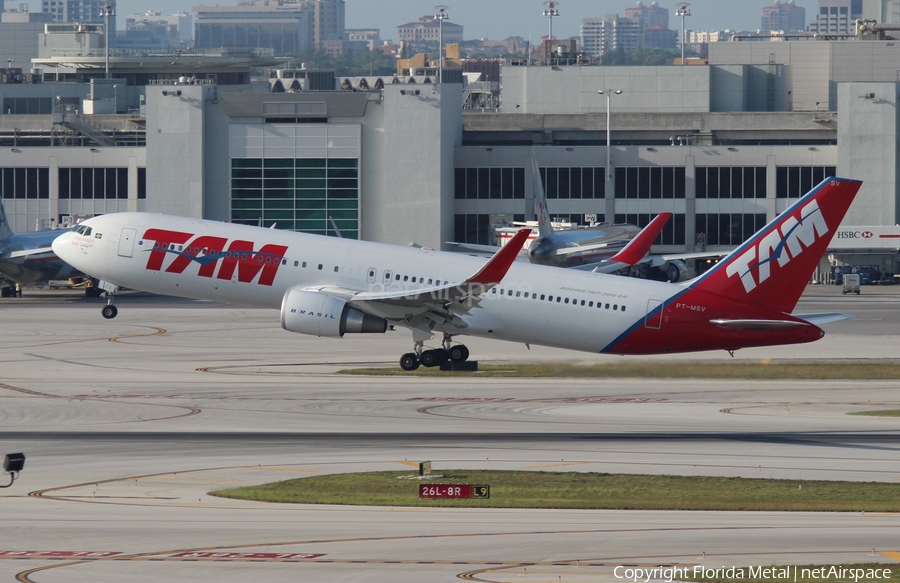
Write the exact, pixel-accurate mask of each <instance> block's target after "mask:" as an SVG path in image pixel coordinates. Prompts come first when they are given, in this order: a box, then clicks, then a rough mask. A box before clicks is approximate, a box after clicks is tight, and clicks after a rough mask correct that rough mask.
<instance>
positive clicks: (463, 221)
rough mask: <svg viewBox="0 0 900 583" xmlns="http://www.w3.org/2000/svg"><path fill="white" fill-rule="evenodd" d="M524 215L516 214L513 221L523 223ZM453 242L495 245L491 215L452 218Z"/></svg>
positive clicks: (466, 215)
mask: <svg viewBox="0 0 900 583" xmlns="http://www.w3.org/2000/svg"><path fill="white" fill-rule="evenodd" d="M524 220H525V215H519V214H516V215H514V216H513V221H524ZM454 221H455V222H454V235H453V239H454V241H456V242H458V243H471V244H473V245H497V244H498V243H497V241H496V239H495V237H494V232H493V229H494V226H493V225H491V215H484V214H477V215H476V214H458V215H456V216H455V217H454Z"/></svg>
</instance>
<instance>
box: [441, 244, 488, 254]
mask: <svg viewBox="0 0 900 583" xmlns="http://www.w3.org/2000/svg"><path fill="white" fill-rule="evenodd" d="M445 243H446V244H447V245H449V246H450V247H453V248H454V249H453V250H454V251H457V250H458V251H474V252H476V253H490V254H491V255H493V254H494V253H496V252H497V251H499V250H500V247H495V246H493V245H476V244H474V243H456V242H454V241H446V242H445Z"/></svg>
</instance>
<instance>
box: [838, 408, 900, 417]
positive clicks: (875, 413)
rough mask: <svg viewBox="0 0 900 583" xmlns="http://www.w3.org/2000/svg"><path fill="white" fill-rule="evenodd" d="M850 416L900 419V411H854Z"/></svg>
mask: <svg viewBox="0 0 900 583" xmlns="http://www.w3.org/2000/svg"><path fill="white" fill-rule="evenodd" d="M848 415H863V416H866V417H900V409H882V410H881V411H854V412H852V413H848Z"/></svg>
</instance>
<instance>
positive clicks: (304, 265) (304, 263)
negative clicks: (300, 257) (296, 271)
mask: <svg viewBox="0 0 900 583" xmlns="http://www.w3.org/2000/svg"><path fill="white" fill-rule="evenodd" d="M301 267H303V269H306V261H304V262H303V265H301Z"/></svg>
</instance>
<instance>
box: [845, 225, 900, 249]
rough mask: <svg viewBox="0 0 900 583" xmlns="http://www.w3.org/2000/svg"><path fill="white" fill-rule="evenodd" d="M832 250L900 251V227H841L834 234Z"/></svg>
mask: <svg viewBox="0 0 900 583" xmlns="http://www.w3.org/2000/svg"><path fill="white" fill-rule="evenodd" d="M829 249H831V250H840V249H846V250H853V249H892V250H895V251H898V250H900V226H892V227H881V226H879V227H874V226H873V227H841V228H840V229H838V230H837V232H836V233H835V234H834V239H832V240H831V245H830V246H829Z"/></svg>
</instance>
